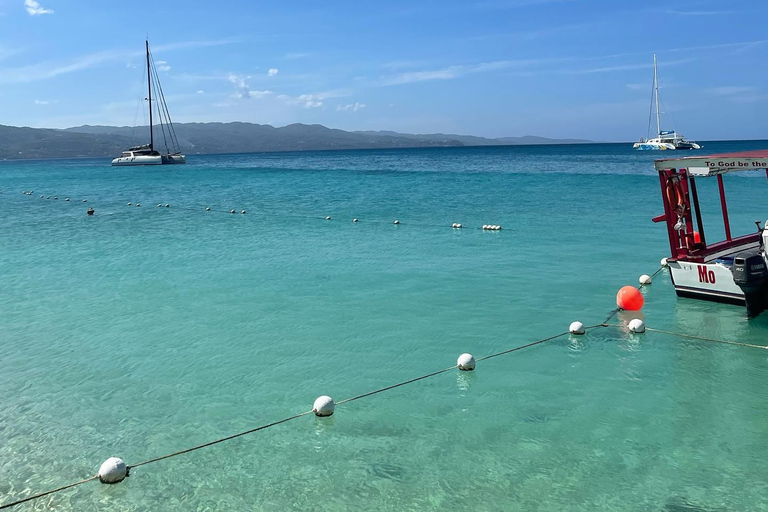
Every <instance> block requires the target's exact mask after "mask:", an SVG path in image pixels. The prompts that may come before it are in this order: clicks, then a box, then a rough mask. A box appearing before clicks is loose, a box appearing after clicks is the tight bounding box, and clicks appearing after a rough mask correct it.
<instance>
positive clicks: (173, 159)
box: [112, 155, 187, 166]
mask: <svg viewBox="0 0 768 512" xmlns="http://www.w3.org/2000/svg"><path fill="white" fill-rule="evenodd" d="M185 163H187V157H186V156H185V155H138V156H119V157H117V158H113V159H112V165H115V166H128V165H174V164H185Z"/></svg>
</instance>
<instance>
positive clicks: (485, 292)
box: [0, 142, 768, 512]
mask: <svg viewBox="0 0 768 512" xmlns="http://www.w3.org/2000/svg"><path fill="white" fill-rule="evenodd" d="M760 147H765V145H764V143H748V142H747V143H711V144H708V145H707V147H706V150H707V151H708V152H709V151H712V152H721V151H737V150H747V149H755V148H760ZM657 156H658V154H649V153H644V152H636V151H632V150H631V149H629V148H628V147H627V146H626V145H594V146H549V147H511V148H479V149H478V148H458V149H429V150H388V151H355V152H327V153H323V152H312V153H282V154H263V155H222V156H209V157H190V159H189V160H190V161H189V163H188V164H187V165H186V166H180V167H171V168H170V169H168V168H163V169H156V168H134V169H113V168H111V167H110V166H109V165H108V162H107V160H104V161H97V160H69V161H46V162H39V161H38V162H3V163H0V190H2V191H3V193H2V195H0V212H2V227H1V228H0V272H2V287H0V318H1V319H2V321H1V322H0V354H2V358H1V359H0V362H1V363H2V367H1V368H2V369H1V370H0V392H1V393H2V397H3V407H2V408H0V503H5V502H7V501H11V500H12V499H18V498H20V497H23V496H26V495H28V494H30V493H33V492H38V491H43V490H46V489H48V488H52V487H57V486H59V485H64V484H67V483H70V482H73V481H75V480H78V479H80V478H85V477H88V476H91V475H93V474H94V473H95V472H96V470H97V469H98V466H99V465H100V464H101V462H102V461H103V460H104V459H106V458H107V457H109V456H112V455H117V456H120V457H122V458H123V459H125V460H126V461H127V462H128V464H132V463H137V462H140V461H143V460H147V459H150V458H153V457H156V456H159V455H163V454H165V453H169V452H173V451H176V450H179V449H183V448H187V447H189V446H192V445H195V444H199V443H204V442H207V441H210V440H213V439H216V438H219V437H224V436H226V435H229V434H233V433H236V432H239V431H242V430H246V429H249V428H253V427H255V426H258V425H261V424H264V423H268V422H270V421H273V420H277V419H281V418H284V417H287V416H291V415H293V414H296V413H299V412H303V411H306V410H308V409H310V408H311V405H312V402H313V401H314V399H315V398H316V397H317V396H319V395H321V394H330V395H332V396H333V397H334V398H335V399H337V400H340V399H344V398H347V397H350V396H353V395H357V394H359V393H363V392H366V391H370V390H373V389H376V388H379V387H382V386H385V385H389V384H392V383H395V382H399V381H402V380H406V379H408V378H412V377H415V376H418V375H421V374H424V373H428V372H430V371H433V370H437V369H440V368H444V367H447V366H450V365H452V364H455V361H456V358H457V357H458V355H459V354H460V353H462V352H466V351H468V352H471V353H473V354H475V356H477V357H479V356H483V355H487V354H490V353H493V352H497V351H500V350H504V349H507V348H511V347H513V346H517V345H521V344H524V343H527V342H529V341H532V340H535V339H540V338H543V337H545V336H549V335H552V334H556V333H559V332H562V331H564V330H566V329H567V327H568V324H569V323H570V322H571V321H573V320H575V319H579V320H581V321H583V322H585V323H586V324H594V323H599V322H601V321H602V320H603V319H604V318H605V317H606V315H607V314H608V312H609V311H610V310H611V309H612V308H613V306H614V298H615V294H616V291H617V290H618V288H619V287H621V286H623V285H625V284H635V283H636V282H637V277H638V276H639V275H640V274H642V273H648V274H650V273H652V272H653V271H654V270H656V268H658V261H659V259H660V258H661V257H662V256H665V255H667V253H668V245H667V241H666V234H665V230H664V227H663V226H662V225H660V224H653V223H651V222H650V218H651V217H653V216H654V215H657V214H659V213H660V212H661V211H662V205H661V199H660V193H659V187H658V179H657V178H656V175H655V173H654V171H653V166H652V163H651V162H652V160H653V158H654V157H657ZM662 156H664V155H662ZM701 181H704V180H701ZM726 182H727V183H726V185H727V192H728V199H729V205H730V207H731V215H732V216H731V223H732V226H733V230H734V232H740V233H746V232H748V231H751V230H752V229H754V224H753V223H752V221H753V220H756V219H757V218H760V216H763V217H766V215H768V214H766V212H765V211H764V210H763V209H762V208H758V207H757V206H758V205H764V204H766V199H767V198H768V186H766V183H765V176H764V175H759V176H755V177H747V178H744V177H737V176H733V177H731V176H728V177H727V179H726ZM22 190H33V191H34V194H33V195H32V196H26V195H23V194H21V191H22ZM700 190H701V193H702V195H703V196H704V200H705V201H706V200H707V199H708V198H714V197H715V193H716V192H715V190H714V184H713V183H708V182H707V183H704V184H702V185H700ZM40 194H43V195H45V196H50V197H51V199H49V200H46V199H40V197H39V196H40ZM56 195H57V196H58V197H59V199H58V200H54V199H53V197H54V196H56ZM65 196H69V197H70V198H71V201H70V202H65V201H63V198H64V197H65ZM83 198H87V199H88V203H87V204H83V203H82V202H80V200H81V199H83ZM129 201H130V202H132V203H136V202H140V203H142V207H141V208H136V207H134V206H131V207H128V206H126V203H127V202H129ZM166 202H167V203H169V204H170V205H171V207H170V208H168V209H166V208H157V207H156V205H157V203H163V204H164V203H166ZM88 206H93V207H94V208H95V209H96V215H95V216H94V217H87V216H86V215H85V210H86V209H87V207H88ZM205 206H210V207H212V208H213V209H214V210H218V211H212V212H205V211H204V208H205ZM718 208H719V207H718V205H717V203H715V202H714V201H713V200H710V201H708V208H705V212H704V215H705V222H706V224H705V227H706V230H707V237H708V239H709V240H712V239H713V237H716V236H718V234H719V233H722V227H721V226H719V225H718V217H717V216H716V215H717V212H718ZM230 209H236V210H237V211H240V210H241V209H246V210H247V211H248V213H247V215H239V214H238V215H230V214H227V213H221V211H229V210H230ZM708 214H709V215H708ZM327 215H330V216H331V217H332V220H331V221H325V220H324V218H325V216H327ZM353 217H357V218H359V219H360V222H359V223H357V224H353V223H352V222H351V219H352V218H353ZM395 218H397V219H399V220H400V221H401V222H402V225H400V226H394V225H392V221H393V220H394V219H395ZM762 220H765V219H762ZM453 222H462V223H463V224H464V225H466V226H473V227H479V226H480V225H482V224H488V223H494V224H501V225H502V226H504V231H502V232H498V233H485V232H482V231H480V230H476V229H471V230H470V229H465V230H461V231H455V230H452V229H450V228H447V227H443V226H447V225H450V224H451V223H453ZM718 230H720V231H718ZM645 293H646V307H645V308H644V311H643V315H644V318H645V320H646V322H647V323H648V324H649V325H650V326H652V327H657V328H660V329H668V330H674V331H681V332H687V333H691V334H699V335H706V336H711V337H718V338H723V339H729V340H737V341H744V342H749V343H757V344H765V343H766V340H768V316H765V315H764V316H763V317H759V318H757V319H752V320H747V319H746V318H745V317H744V312H743V310H742V309H740V308H735V307H731V306H723V305H717V304H709V303H703V302H697V301H691V300H683V299H680V300H678V299H676V298H675V296H674V292H673V290H672V288H671V285H670V283H669V281H668V277H666V276H662V275H660V276H659V277H658V278H657V279H656V280H655V282H654V284H653V285H652V286H651V287H649V288H648V289H647V290H646V291H645ZM767 391H768V351H761V350H757V349H746V348H739V347H731V346H723V345H715V344H705V343H703V342H698V341H693V340H684V339H679V338H670V337H668V336H664V335H661V334H657V333H647V334H645V335H644V336H642V337H636V338H633V337H630V336H628V335H626V334H625V333H624V332H623V331H621V330H620V329H605V330H599V331H595V332H592V333H590V334H589V335H588V336H586V337H583V338H578V339H571V338H568V337H565V338H561V339H558V340H555V341H552V342H549V343H546V344H543V345H540V346H537V347H533V348H530V349H526V350H524V351H520V352H516V353H514V354H510V355H506V356H502V357H498V358H494V359H491V360H488V361H484V362H481V363H479V365H478V369H477V371H475V372H473V373H458V372H450V373H446V374H443V375H440V376H437V377H434V378H431V379H428V380H425V381H421V382H418V383H415V384H412V385H409V386H405V387H401V388H398V389H395V390H392V391H389V392H386V393H383V394H379V395H376V396H373V397H369V398H366V399H362V400H359V401H355V402H352V403H349V404H347V405H343V406H340V407H339V408H338V409H337V412H336V414H335V415H334V416H333V417H331V418H326V419H319V418H314V417H304V418H300V419H298V420H295V421H293V422H289V423H287V424H283V425H280V426H277V427H274V428H271V429H268V430H265V431H262V432H258V433H254V434H252V435H249V436H245V437H243V438H239V439H237V440H233V441H230V442H227V443H224V444H221V445H217V446H215V447H211V448H207V449H204V450H201V451H197V452H194V453H190V454H186V455H182V456H180V457H176V458H174V459H170V460H166V461H162V462H158V463H155V464H151V465H148V466H145V467H141V468H137V469H136V470H134V471H133V472H132V475H131V477H130V478H129V479H128V480H127V481H125V482H124V483H122V484H120V485H115V486H104V485H100V484H97V483H89V484H85V485H82V486H80V487H78V488H76V489H73V490H69V491H65V492H62V493H60V494H57V495H55V496H53V497H52V498H43V499H41V500H40V501H38V502H35V503H30V504H25V505H22V506H20V507H18V508H17V509H16V510H47V509H55V510H67V509H72V510H101V509H104V508H106V507H110V508H111V509H112V510H147V509H151V510H177V509H179V508H181V507H184V508H185V509H189V510H275V511H278V510H280V511H282V510H344V509H346V510H360V509H367V510H465V509H467V508H469V507H471V508H473V509H475V510H542V511H544V510H547V511H548V510H553V511H561V510H638V511H641V510H642V511H646V510H667V511H677V512H680V511H692V510H702V511H715V510H762V509H765V508H768V499H766V498H765V496H766V495H768V494H767V493H766V491H767V490H768V489H766V487H768V486H767V485H766V484H765V483H764V479H763V478H762V473H763V470H764V468H765V462H764V455H765V438H766V434H768V424H767V423H766V420H768V404H767V403H766V401H765V399H764V397H765V395H766V392H767Z"/></svg>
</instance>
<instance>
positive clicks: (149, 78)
mask: <svg viewBox="0 0 768 512" xmlns="http://www.w3.org/2000/svg"><path fill="white" fill-rule="evenodd" d="M146 44H147V92H148V96H147V101H149V149H155V136H154V133H153V132H152V71H151V69H150V67H149V41H148V40H147V41H146ZM654 58H655V57H654ZM654 77H655V75H654ZM656 110H658V107H657V108H656Z"/></svg>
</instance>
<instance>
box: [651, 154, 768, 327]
mask: <svg viewBox="0 0 768 512" xmlns="http://www.w3.org/2000/svg"><path fill="white" fill-rule="evenodd" d="M655 167H656V170H657V171H658V172H659V181H660V183H661V195H662V199H663V202H664V214H663V215H659V216H658V217H655V218H654V219H653V221H654V222H665V223H666V224H667V233H668V235H669V247H670V250H671V257H670V258H667V263H668V265H669V269H670V275H671V277H672V283H673V284H674V286H675V292H676V293H677V295H678V296H680V297H692V298H696V299H705V300H712V301H717V302H725V303H729V304H736V305H742V306H746V308H747V315H748V316H755V315H758V314H760V312H762V311H763V310H765V309H766V308H768V266H767V264H768V256H767V255H766V246H768V229H767V228H768V221H767V222H766V223H765V224H764V225H763V226H762V227H761V226H760V222H759V221H758V222H756V224H757V230H756V232H754V233H750V234H748V235H743V236H739V237H736V238H733V237H731V226H730V222H729V220H728V207H727V205H726V201H725V189H724V187H723V175H724V174H726V173H729V172H741V171H761V170H762V171H765V173H766V176H768V150H761V151H747V152H743V153H730V154H722V155H709V156H695V157H685V158H671V159H663V160H656V162H655ZM709 177H714V178H715V179H717V185H718V188H719V191H720V205H721V209H722V212H723V226H724V228H725V240H721V241H718V242H714V243H709V242H708V240H707V238H706V236H705V234H704V223H703V220H702V218H701V209H700V207H699V195H698V193H697V190H696V180H697V179H699V178H709ZM694 219H695V222H696V225H695V228H694Z"/></svg>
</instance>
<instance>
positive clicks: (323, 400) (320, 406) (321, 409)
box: [312, 395, 336, 416]
mask: <svg viewBox="0 0 768 512" xmlns="http://www.w3.org/2000/svg"><path fill="white" fill-rule="evenodd" d="M334 410H336V403H334V401H333V398H331V397H329V396H326V395H323V396H321V397H319V398H318V399H317V400H315V403H314V404H313V405H312V412H313V413H315V416H330V415H332V414H333V411H334Z"/></svg>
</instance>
